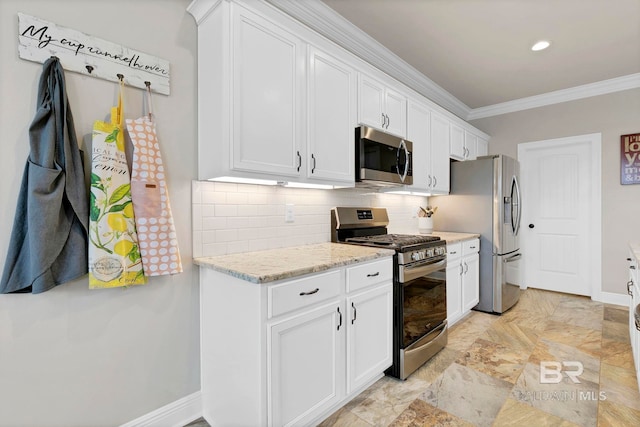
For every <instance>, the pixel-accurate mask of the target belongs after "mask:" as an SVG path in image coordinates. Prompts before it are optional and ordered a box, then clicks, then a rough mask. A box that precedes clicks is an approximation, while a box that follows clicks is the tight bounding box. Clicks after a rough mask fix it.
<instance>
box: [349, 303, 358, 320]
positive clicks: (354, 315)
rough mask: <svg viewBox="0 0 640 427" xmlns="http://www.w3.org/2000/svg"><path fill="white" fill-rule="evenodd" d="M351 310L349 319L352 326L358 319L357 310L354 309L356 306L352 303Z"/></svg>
mask: <svg viewBox="0 0 640 427" xmlns="http://www.w3.org/2000/svg"><path fill="white" fill-rule="evenodd" d="M351 308H353V317H352V318H351V324H352V325H353V323H354V322H355V321H356V319H357V318H358V310H357V309H356V306H355V304H354V303H351Z"/></svg>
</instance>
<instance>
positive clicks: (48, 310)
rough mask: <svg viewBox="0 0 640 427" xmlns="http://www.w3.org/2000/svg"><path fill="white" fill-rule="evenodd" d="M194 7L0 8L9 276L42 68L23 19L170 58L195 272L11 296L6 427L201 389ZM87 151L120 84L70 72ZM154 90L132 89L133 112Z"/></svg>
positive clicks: (5, 348)
mask: <svg viewBox="0 0 640 427" xmlns="http://www.w3.org/2000/svg"><path fill="white" fill-rule="evenodd" d="M188 4H189V0H136V1H130V0H110V1H74V0H57V1H49V0H47V1H45V0H28V1H24V0H0V129H1V131H2V155H1V156H0V206H2V209H1V210H0V268H1V267H3V265H4V259H5V256H6V253H7V247H8V240H9V236H10V233H11V226H12V223H13V216H14V211H15V206H16V201H17V196H18V191H19V186H20V180H21V176H22V171H23V168H24V164H25V160H26V158H27V155H28V152H29V142H28V133H27V130H28V127H29V125H30V123H31V121H32V119H33V116H34V112H35V99H36V93H37V83H38V79H39V76H40V72H41V69H42V65H41V64H37V63H35V62H28V61H24V60H21V59H19V58H18V53H17V45H18V18H17V12H24V13H27V14H30V15H34V16H37V17H39V18H42V19H45V20H47V21H52V22H54V23H57V24H58V25H61V26H65V27H69V28H73V29H76V30H79V31H82V32H84V33H87V34H91V35H93V36H96V37H99V38H102V39H106V40H109V41H111V42H114V43H120V44H123V45H125V46H128V47H130V48H133V49H137V50H140V51H143V52H146V53H149V54H151V55H155V56H159V57H162V58H165V59H167V60H169V61H170V62H171V95H170V96H163V95H155V96H154V106H155V112H156V117H157V121H158V136H159V141H160V144H161V148H162V153H163V157H164V161H165V164H166V168H167V175H168V178H169V192H170V196H171V202H172V205H173V210H174V216H175V220H176V229H177V233H178V239H179V243H180V250H181V253H182V259H183V264H184V269H185V271H184V273H182V274H179V275H176V276H173V277H162V278H151V279H150V280H149V283H148V284H147V285H146V286H140V287H134V288H130V289H111V290H91V291H90V290H89V289H88V282H87V279H86V277H85V278H82V279H80V280H77V281H74V282H72V283H68V284H65V285H61V286H58V287H57V288H55V289H54V290H51V291H49V292H45V293H43V294H40V295H0V426H12V427H13V426H106V425H118V424H121V423H124V422H127V421H130V420H132V419H134V418H136V417H138V416H141V415H143V414H146V413H148V412H150V411H152V410H155V409H157V408H159V407H161V406H163V405H165V404H167V403H170V402H173V401H175V400H177V399H179V398H182V397H184V396H187V395H189V394H190V393H193V392H195V391H197V390H199V388H200V383H199V343H198V341H199V339H198V317H199V309H198V292H197V291H198V274H197V269H196V268H195V267H194V266H193V265H192V263H191V258H192V252H191V248H192V242H191V213H190V209H189V206H190V205H191V180H192V179H194V178H195V176H196V172H195V170H196V147H197V145H196V53H195V52H196V25H195V22H194V21H193V18H192V17H191V16H190V15H188V14H187V13H186V11H185V10H186V7H187V6H188ZM66 79H67V93H68V95H69V99H70V103H71V107H72V111H73V115H74V118H75V125H76V132H77V136H78V138H79V140H80V141H81V143H82V145H85V143H86V140H87V138H90V133H91V128H92V124H93V121H94V120H97V119H100V120H103V119H105V118H106V117H107V115H108V114H109V109H110V107H111V106H112V105H113V103H114V101H115V100H116V95H117V85H116V84H114V83H110V82H106V81H103V80H99V79H96V78H92V77H85V76H81V75H79V74H75V73H67V74H66ZM142 95H143V92H142V91H141V90H139V89H135V88H130V87H127V88H126V92H125V116H126V117H128V118H134V117H137V116H138V115H140V113H141V105H142Z"/></svg>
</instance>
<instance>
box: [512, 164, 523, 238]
mask: <svg viewBox="0 0 640 427" xmlns="http://www.w3.org/2000/svg"><path fill="white" fill-rule="evenodd" d="M514 193H515V194H514ZM521 215H522V210H521V209H520V186H519V185H518V178H516V176H515V175H514V176H513V178H512V180H511V229H512V230H513V235H514V236H517V235H518V231H519V230H520V217H521Z"/></svg>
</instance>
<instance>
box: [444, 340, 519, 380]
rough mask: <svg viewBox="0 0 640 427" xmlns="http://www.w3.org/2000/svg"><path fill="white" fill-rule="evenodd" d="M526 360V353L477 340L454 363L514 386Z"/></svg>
mask: <svg viewBox="0 0 640 427" xmlns="http://www.w3.org/2000/svg"><path fill="white" fill-rule="evenodd" d="M528 358H529V352H528V351H517V350H513V349H511V348H509V347H505V346H503V345H500V344H496V343H494V342H491V341H486V340H483V339H480V338H479V339H477V340H476V341H475V342H474V343H473V345H472V346H471V347H470V348H469V350H467V351H466V352H463V354H462V356H461V357H460V358H459V359H458V360H457V361H456V363H458V364H460V365H463V366H468V367H470V368H473V369H475V370H476V371H479V372H482V373H485V374H487V375H491V376H492V377H494V378H498V379H501V380H504V381H508V382H510V383H511V384H514V383H515V382H516V380H517V379H518V376H519V375H520V372H521V371H522V369H523V368H524V365H525V363H526V362H527V359H528Z"/></svg>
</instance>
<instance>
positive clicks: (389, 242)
mask: <svg viewBox="0 0 640 427" xmlns="http://www.w3.org/2000/svg"><path fill="white" fill-rule="evenodd" d="M437 240H440V237H437V236H417V235H412V234H378V235H375V236H363V237H351V238H348V239H347V242H349V243H364V244H371V245H379V246H395V247H402V246H408V245H417V244H421V243H430V242H435V241H437Z"/></svg>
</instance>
